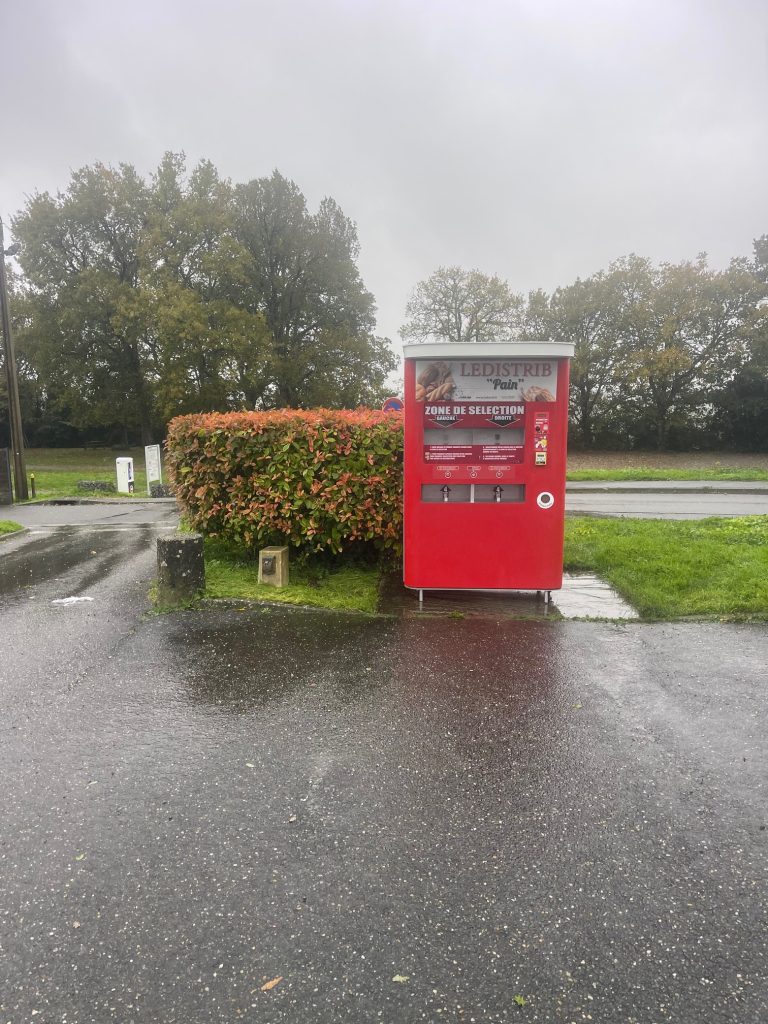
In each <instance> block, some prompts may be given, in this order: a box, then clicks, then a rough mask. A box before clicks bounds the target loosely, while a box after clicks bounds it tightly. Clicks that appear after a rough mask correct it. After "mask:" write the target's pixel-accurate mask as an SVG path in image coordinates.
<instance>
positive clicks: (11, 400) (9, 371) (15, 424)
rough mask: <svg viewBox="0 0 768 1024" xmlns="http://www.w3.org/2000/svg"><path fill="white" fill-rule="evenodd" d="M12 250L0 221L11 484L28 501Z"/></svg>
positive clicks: (0, 305)
mask: <svg viewBox="0 0 768 1024" xmlns="http://www.w3.org/2000/svg"><path fill="white" fill-rule="evenodd" d="M14 254H15V249H9V250H8V252H7V253H6V251H5V242H4V241H3V221H2V218H0V312H2V323H3V345H4V354H5V377H6V380H7V382H8V423H9V425H10V428H11V448H12V449H13V481H14V484H15V485H16V500H17V501H26V500H27V498H29V491H28V489H27V467H26V465H25V463H24V430H23V428H22V425H21V404H20V402H19V379H18V376H17V373H16V352H15V351H14V348H13V335H12V334H11V315H10V312H9V311H8V288H7V286H6V282H5V257H6V255H8V256H13V255H14Z"/></svg>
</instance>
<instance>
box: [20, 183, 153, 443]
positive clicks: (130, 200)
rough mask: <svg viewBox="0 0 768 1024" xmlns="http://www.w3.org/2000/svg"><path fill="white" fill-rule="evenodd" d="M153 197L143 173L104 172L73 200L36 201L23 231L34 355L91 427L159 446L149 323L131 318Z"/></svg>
mask: <svg viewBox="0 0 768 1024" xmlns="http://www.w3.org/2000/svg"><path fill="white" fill-rule="evenodd" d="M148 203H149V194H148V191H147V188H146V185H145V183H144V182H143V181H142V180H141V179H140V178H139V177H138V175H137V174H136V172H135V171H134V169H133V168H132V167H130V166H128V165H126V164H121V165H120V167H119V168H118V169H117V170H115V169H113V168H108V167H105V166H104V165H103V164H96V165H95V166H94V167H86V168H83V169H82V170H80V171H77V172H75V174H73V176H72V180H71V182H70V185H69V188H68V189H67V191H66V192H64V193H58V194H57V195H56V196H51V195H50V194H49V193H38V194H36V195H34V196H33V197H32V198H31V199H30V201H29V202H28V204H27V207H26V209H25V210H24V211H22V213H21V214H19V215H18V216H17V217H16V218H15V220H14V222H13V231H14V235H15V236H16V238H17V239H18V240H19V241H20V243H21V247H22V248H21V255H20V257H19V261H20V264H21V267H22V269H23V271H24V274H25V276H26V281H27V286H28V295H27V299H28V316H29V327H28V329H27V330H26V331H25V339H24V350H25V352H26V354H27V356H28V358H29V359H30V361H31V362H33V363H34V365H35V367H36V369H37V372H38V373H39V375H40V377H41V378H42V380H43V381H45V382H51V384H52V386H53V388H54V390H55V392H56V393H57V395H58V397H59V400H60V401H62V402H64V403H66V404H67V405H68V406H69V408H70V409H71V410H72V414H73V415H74V416H75V418H76V419H77V420H78V421H79V422H80V423H81V424H89V423H93V424H112V423H115V422H119V423H120V424H121V425H122V427H123V431H124V433H125V435H126V440H127V434H128V432H129V431H130V430H135V429H137V428H138V429H139V430H140V432H141V434H142V437H143V438H145V439H148V438H149V434H150V413H151V397H150V394H149V392H148V388H147V381H146V374H145V366H144V351H143V337H142V333H143V332H142V326H143V325H142V324H141V323H140V322H137V321H136V320H135V319H131V318H129V317H126V316H125V310H126V308H129V307H130V306H131V305H132V304H133V302H134V298H135V296H134V292H135V290H136V288H137V287H138V280H139V254H138V249H139V242H140V238H141V235H142V232H143V230H144V227H145V225H146V219H147V212H148Z"/></svg>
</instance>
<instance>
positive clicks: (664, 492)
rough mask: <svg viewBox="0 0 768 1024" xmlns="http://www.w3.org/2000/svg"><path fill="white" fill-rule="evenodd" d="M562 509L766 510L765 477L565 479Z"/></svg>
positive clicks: (630, 513)
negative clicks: (639, 479)
mask: <svg viewBox="0 0 768 1024" xmlns="http://www.w3.org/2000/svg"><path fill="white" fill-rule="evenodd" d="M565 508H566V512H571V513H577V514H579V513H581V514H583V515H589V514H591V515H600V516H627V517H630V518H633V519H706V518H707V517H709V516H751V515H768V482H766V481H759V482H751V481H730V480H729V481H708V480H670V481H663V480H662V481H656V480H653V481H650V480H649V481H646V480H644V481H621V482H616V483H608V482H604V481H583V482H582V481H579V482H574V483H569V484H568V487H567V492H566V500H565Z"/></svg>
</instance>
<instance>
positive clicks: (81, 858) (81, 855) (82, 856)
mask: <svg viewBox="0 0 768 1024" xmlns="http://www.w3.org/2000/svg"><path fill="white" fill-rule="evenodd" d="M75 860H85V854H84V853H78V854H77V856H76V857H75Z"/></svg>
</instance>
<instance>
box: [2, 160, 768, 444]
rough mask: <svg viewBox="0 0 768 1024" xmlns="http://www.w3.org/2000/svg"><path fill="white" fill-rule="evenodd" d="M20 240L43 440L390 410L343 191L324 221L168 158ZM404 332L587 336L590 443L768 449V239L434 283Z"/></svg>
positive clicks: (99, 175) (265, 191) (104, 439)
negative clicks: (718, 250) (596, 267)
mask: <svg viewBox="0 0 768 1024" xmlns="http://www.w3.org/2000/svg"><path fill="white" fill-rule="evenodd" d="M12 229H13V235H14V238H15V240H16V242H17V243H18V245H19V249H20V251H19V255H18V257H17V258H18V270H16V271H14V270H13V269H11V268H9V269H10V270H11V272H10V274H9V285H10V291H11V297H10V307H11V313H12V319H13V324H14V335H15V339H16V347H17V358H18V364H19V376H20V390H21V396H22V414H23V420H24V428H25V434H26V440H27V443H28V444H31V445H38V446H46V445H60V446H65V445H68V444H70V445H77V444H81V443H88V442H94V443H98V442H100V443H120V444H127V443H130V442H141V443H150V442H152V441H156V440H158V439H160V438H161V437H163V436H164V433H165V425H166V423H167V422H168V420H169V419H171V418H172V417H173V416H175V415H177V414H181V413H190V412H206V411H214V410H216V411H226V410H233V409H242V408H246V409H273V408H280V407H292V408H309V407H312V406H326V407H329V408H354V407H356V406H360V405H372V406H378V405H379V403H380V402H381V399H382V397H383V396H384V395H385V394H386V392H387V391H388V390H389V389H390V388H391V387H392V385H391V384H390V383H388V380H389V379H390V375H391V374H392V373H393V372H394V370H395V369H396V367H397V365H398V360H397V357H396V356H395V354H394V352H393V350H392V348H391V346H390V343H389V342H388V340H387V339H384V338H380V337H378V336H377V335H376V334H375V304H374V299H373V296H372V295H371V293H370V292H369V291H368V290H367V289H366V288H365V286H364V284H363V282H362V280H361V277H360V273H359V270H358V265H357V263H358V256H359V244H358V239H357V232H356V228H355V225H354V223H353V222H352V221H351V220H349V219H348V218H347V217H346V216H345V215H344V213H343V212H342V210H341V209H340V208H339V206H338V204H337V203H336V202H335V201H334V200H333V199H331V198H326V199H324V200H323V201H322V202H321V203H320V204H319V207H318V208H317V210H316V211H314V212H313V211H311V210H309V209H308V206H307V202H306V199H305V197H304V195H303V194H302V192H301V191H300V189H299V188H298V187H297V185H296V184H294V182H292V181H289V180H288V179H286V178H285V177H283V176H282V175H281V174H280V173H279V172H277V171H275V172H273V174H272V175H270V176H268V177H263V178H256V179H254V180H252V181H249V182H246V183H243V184H238V183H233V182H231V181H228V180H225V179H223V178H222V177H221V176H220V175H219V173H218V171H217V170H216V168H215V167H214V166H213V164H212V163H210V162H209V161H201V162H200V163H198V164H197V166H195V167H194V168H193V169H192V170H191V171H190V172H188V171H187V168H186V164H185V160H184V157H183V155H181V154H174V153H167V154H166V155H165V156H164V157H163V159H162V161H161V163H160V165H159V167H158V168H157V170H156V171H155V172H154V173H153V174H151V175H149V176H148V177H147V178H144V177H142V176H140V175H139V174H137V172H136V170H135V169H134V168H133V167H132V166H130V165H128V164H121V165H119V166H118V167H117V168H113V167H107V166H105V165H103V164H95V165H93V166H90V167H84V168H82V169H81V170H79V171H76V172H75V173H73V174H72V176H71V179H70V182H69V185H68V187H67V188H66V190H65V191H63V192H58V193H56V194H55V195H51V194H49V193H37V194H35V195H33V196H32V197H31V198H30V199H29V200H28V201H27V203H26V206H25V207H24V209H23V210H21V211H20V212H19V213H18V215H17V216H16V217H15V218H14V219H13V222H12ZM401 335H402V337H403V339H404V340H406V341H423V340H445V341H463V342H482V341H507V340H510V339H513V338H521V337H523V338H526V337H527V338H531V339H536V340H539V339H541V340H554V341H567V342H572V343H573V345H574V347H575V356H574V359H573V362H572V368H571V440H572V442H573V443H575V444H577V445H580V446H582V447H586V448H596V447H597V448H617V447H625V448H652V447H656V448H668V447H672V448H691V447H702V448H717V447H723V448H735V449H740V450H745V451H750V450H766V448H768V235H764V236H762V237H761V238H758V239H757V240H756V241H755V243H754V252H753V254H752V256H751V257H750V258H746V257H743V258H738V259H734V260H732V261H731V263H730V265H729V266H728V267H727V268H726V269H725V270H713V269H711V268H710V267H709V266H708V263H707V260H706V257H705V256H703V255H702V256H699V257H698V258H696V259H695V260H692V261H684V262H681V263H678V264H667V263H664V264H661V265H656V264H654V263H653V262H652V261H651V260H648V259H645V258H642V257H640V256H635V255H632V256H628V257H625V258H622V259H619V260H616V261H615V262H614V263H612V264H611V265H610V266H609V267H608V269H607V270H604V271H600V272H598V273H596V274H593V275H591V276H590V277H587V278H584V279H578V280H577V281H575V282H574V283H573V284H570V285H567V286H565V287H561V288H557V289H555V290H554V291H553V292H551V293H548V292H545V291H542V290H537V291H533V292H530V293H529V294H528V295H527V296H523V295H522V294H518V293H516V292H514V291H513V290H512V288H511V287H510V285H509V284H508V283H507V282H506V281H504V280H502V279H500V278H499V277H496V276H490V275H487V274H483V273H481V272H479V271H477V270H472V271H467V270H463V269H461V268H459V267H447V268H440V269H438V270H437V271H436V272H435V273H434V274H432V275H431V277H430V278H428V279H427V280H425V281H422V282H420V283H419V284H418V285H417V286H416V288H415V289H414V292H413V294H412V296H411V298H410V301H409V302H408V305H407V307H406V321H405V324H404V325H403V327H402V329H401ZM2 387H3V385H2V384H0V390H1V389H2ZM0 404H2V408H3V412H4V411H5V408H6V404H7V403H6V402H5V396H4V394H0ZM0 416H2V413H0ZM5 434H6V438H7V430H6V431H5ZM2 435H3V424H2V423H0V444H2V443H7V440H4V438H3V436H2Z"/></svg>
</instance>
